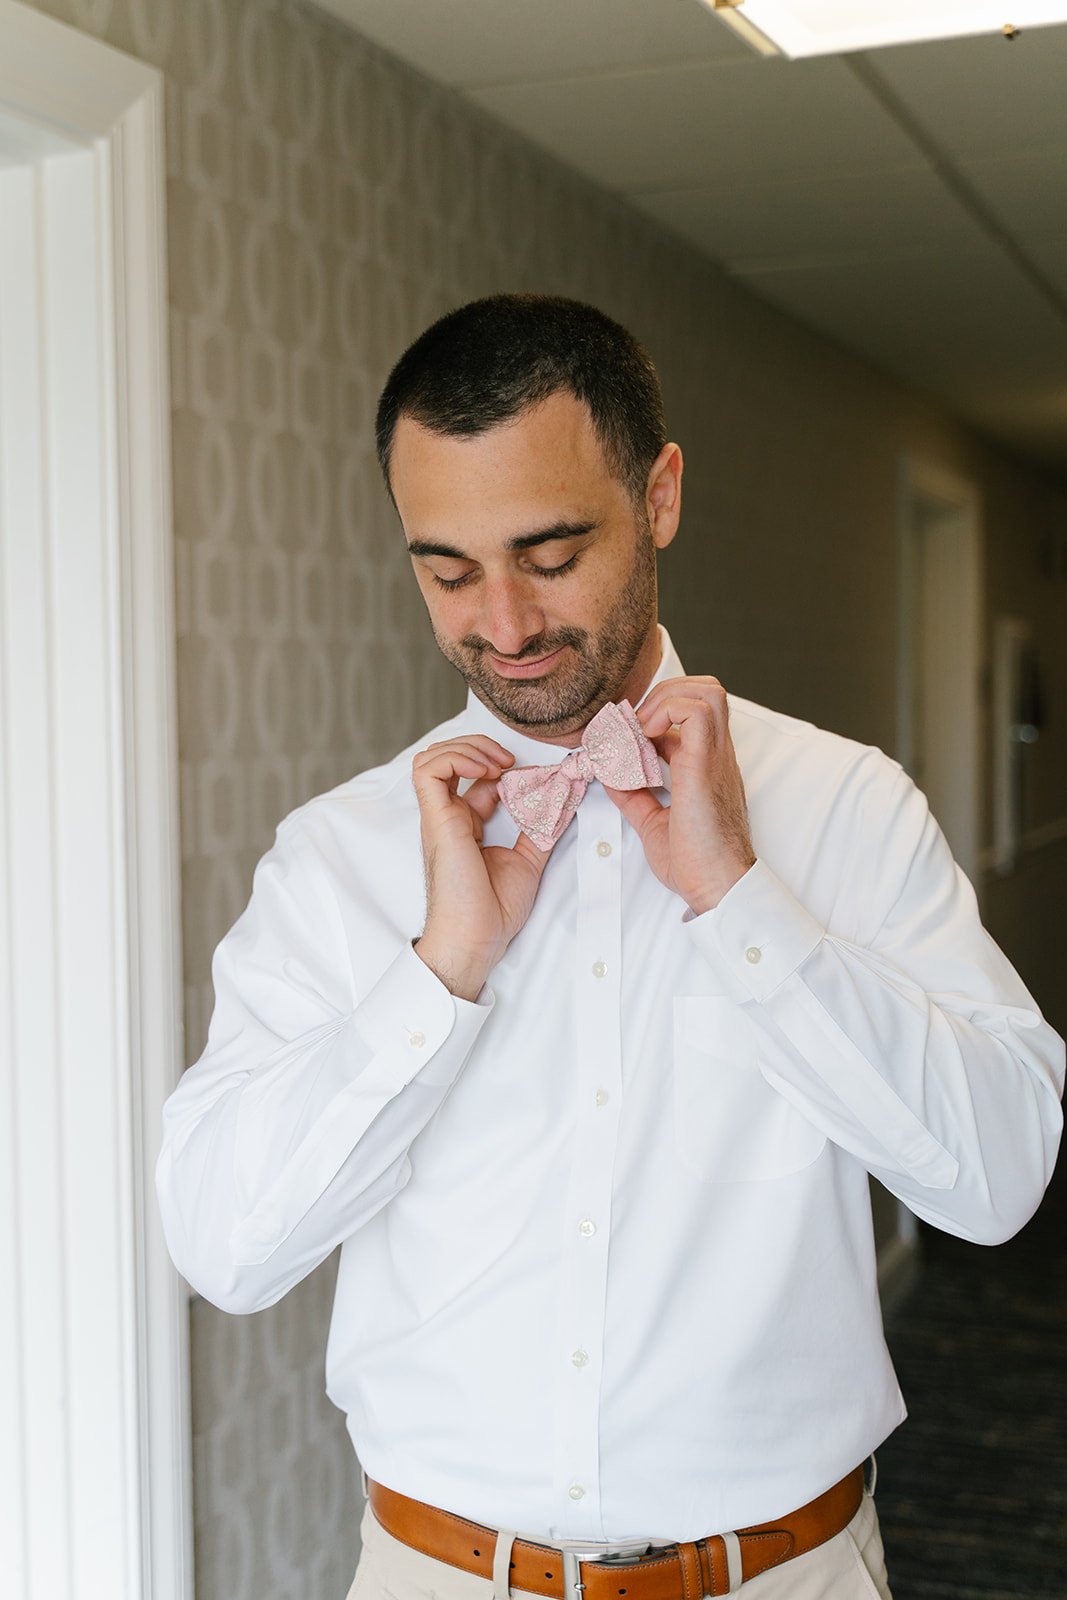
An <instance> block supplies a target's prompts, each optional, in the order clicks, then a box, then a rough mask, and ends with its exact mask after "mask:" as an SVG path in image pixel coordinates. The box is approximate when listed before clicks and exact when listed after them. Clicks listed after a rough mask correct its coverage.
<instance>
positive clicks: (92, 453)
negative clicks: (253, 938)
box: [0, 0, 192, 1600]
mask: <svg viewBox="0 0 1067 1600" xmlns="http://www.w3.org/2000/svg"><path fill="white" fill-rule="evenodd" d="M0 143H2V144H3V145H4V148H5V150H6V157H5V160H4V163H3V165H2V166H0V233H2V234H3V238H4V248H3V250H2V251H0V1069H2V1075H0V1096H2V1099H0V1272H2V1274H3V1280H4V1283H5V1284H6V1285H7V1286H8V1289H7V1292H5V1293H4V1294H2V1295H0V1413H2V1415H3V1417H4V1424H3V1427H2V1428H0V1548H2V1549H3V1551H4V1558H3V1563H4V1577H3V1586H4V1592H5V1593H10V1594H13V1595H14V1596H16V1597H17V1600H45V1597H46V1596H47V1597H48V1600H89V1597H93V1600H95V1597H96V1596H107V1600H142V1597H148V1596H152V1597H154V1600H183V1597H185V1600H187V1597H189V1596H191V1594H192V1559H191V1551H192V1539H191V1514H190V1508H191V1494H190V1477H191V1474H190V1467H189V1453H190V1445H189V1441H190V1428H189V1382H188V1356H187V1305H186V1301H185V1295H184V1292H183V1291H182V1289H181V1288H180V1286H179V1283H178V1279H177V1275H176V1274H175V1273H174V1271H173V1269H172V1268H171V1266H170V1263H169V1260H168V1258H167V1255H166V1250H165V1246H164V1243H163V1238H162V1232H161V1229H160V1225H159V1220H158V1214H157V1209H156V1205H155V1197H154V1192H153V1185H152V1172H153V1167H154V1161H155V1155H156V1152H157V1149H158V1144H159V1127H160V1111H161V1107H162V1102H163V1100H164V1098H165V1097H166V1095H167V1094H168V1093H169V1091H170V1089H171V1087H172V1086H173V1084H174V1082H175V1081H176V1079H177V1076H178V1074H179V1072H180V1070H181V1064H182V1038H181V956H180V915H179V876H178V861H179V852H178V802H177V729H176V715H175V687H174V685H175V659H174V658H175V648H174V631H175V627H174V604H173V593H172V582H173V579H172V572H173V557H172V542H171V500H170V412H169V401H168V393H169V389H168V373H167V360H166V353H167V326H168V322H167V296H166V270H165V249H164V240H165V229H164V217H165V195H166V190H165V169H164V160H163V82H162V78H161V76H160V74H159V73H158V72H157V71H156V70H155V69H154V68H151V67H148V66H145V65H144V64H143V63H141V62H138V61H135V60H133V59H132V58H130V57H128V56H124V55H122V54H120V53H119V52H118V51H115V50H112V49H110V48H109V47H107V46H105V45H103V44H101V43H100V42H99V41H97V40H95V39H92V38H90V37H88V36H86V35H84V34H82V33H79V32H78V31H76V30H75V29H72V28H68V27H64V26H63V25H61V24H59V23H57V22H55V21H53V20H52V19H51V18H48V17H46V16H43V15H41V14H40V13H39V12H37V11H32V10H29V9H27V8H26V7H24V6H21V5H18V4H15V3H13V0H0ZM12 1291H13V1292H12ZM12 1580H13V1584H12Z"/></svg>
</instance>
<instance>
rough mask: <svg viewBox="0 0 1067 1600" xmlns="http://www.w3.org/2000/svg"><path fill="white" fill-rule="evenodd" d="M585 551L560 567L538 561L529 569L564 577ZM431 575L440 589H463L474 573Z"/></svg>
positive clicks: (541, 576) (555, 576)
mask: <svg viewBox="0 0 1067 1600" xmlns="http://www.w3.org/2000/svg"><path fill="white" fill-rule="evenodd" d="M583 553H584V552H583V551H581V550H576V551H575V553H574V555H572V556H571V558H570V560H569V561H562V562H561V563H560V565H559V566H558V567H542V566H539V565H538V564H537V563H536V562H532V563H531V565H530V569H529V570H530V571H531V572H534V573H536V574H537V576H538V577H539V578H562V576H563V574H564V573H565V572H570V571H571V569H572V568H573V567H574V566H575V565H576V564H577V562H578V560H579V558H580V557H581V556H582V554H583ZM430 577H431V578H432V579H433V581H434V583H436V585H437V587H438V588H439V589H462V588H464V587H465V586H466V585H467V584H468V583H470V581H471V579H472V578H473V577H474V573H473V572H465V573H463V575H462V577H459V578H441V577H438V575H437V573H436V572H431V573H430Z"/></svg>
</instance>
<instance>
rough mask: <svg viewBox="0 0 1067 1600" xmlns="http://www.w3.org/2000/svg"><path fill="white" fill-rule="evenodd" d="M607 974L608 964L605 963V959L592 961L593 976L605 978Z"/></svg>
mask: <svg viewBox="0 0 1067 1600" xmlns="http://www.w3.org/2000/svg"><path fill="white" fill-rule="evenodd" d="M607 974H608V965H607V962H606V961H594V962H593V977H594V978H606V977H607Z"/></svg>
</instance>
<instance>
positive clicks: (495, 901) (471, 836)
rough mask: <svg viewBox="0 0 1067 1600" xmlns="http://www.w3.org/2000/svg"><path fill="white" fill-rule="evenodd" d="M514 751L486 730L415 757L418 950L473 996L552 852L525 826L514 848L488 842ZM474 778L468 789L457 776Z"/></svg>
mask: <svg viewBox="0 0 1067 1600" xmlns="http://www.w3.org/2000/svg"><path fill="white" fill-rule="evenodd" d="M514 761H515V757H514V756H513V755H511V754H510V753H509V752H508V751H507V750H505V749H504V747H503V745H501V744H497V742H496V740H495V739H490V738H488V737H487V736H486V735H484V734H478V733H472V734H468V735H467V736H466V737H464V738H461V739H449V740H447V741H446V742H445V743H443V744H433V745H431V746H430V747H429V749H428V750H423V751H421V752H420V753H419V755H417V756H416V757H415V760H414V763H413V765H412V771H411V776H412V782H413V783H414V785H415V794H416V796H417V797H418V802H419V814H420V819H421V823H422V853H423V860H424V862H425V865H426V926H425V928H424V930H423V934H422V937H421V938H420V939H419V940H418V941H417V942H416V945H415V950H416V952H417V954H418V955H419V956H420V957H421V958H422V960H423V961H425V963H426V965H427V966H428V967H429V968H430V970H431V971H432V972H434V973H436V975H437V976H438V977H439V978H440V979H441V982H442V983H443V984H444V985H445V987H446V988H447V989H450V990H451V992H452V993H453V994H454V995H458V996H459V997H460V998H461V999H463V1000H474V999H476V997H477V995H478V993H479V991H480V990H481V988H482V986H483V984H484V983H485V981H486V979H487V978H488V976H489V974H490V972H491V971H492V970H493V968H494V967H495V966H496V964H497V962H498V961H499V960H500V958H501V956H502V955H503V954H504V951H505V950H506V949H507V947H508V945H509V944H510V943H511V941H512V939H513V938H514V937H515V935H516V934H517V933H518V931H519V929H520V928H521V927H522V926H523V924H524V923H525V921H526V919H527V917H528V916H529V915H530V912H531V910H532V909H533V903H534V900H535V898H536V896H537V889H538V886H539V884H540V882H541V874H542V873H543V872H544V870H545V866H546V864H547V862H548V857H549V855H550V854H551V852H549V851H543V850H539V849H538V848H537V846H536V845H535V844H534V843H533V842H532V841H531V840H530V839H528V838H527V837H526V835H525V834H524V833H520V834H519V836H518V838H517V839H516V841H515V844H514V845H513V847H512V848H511V849H505V848H501V847H500V846H496V845H491V846H488V847H486V848H484V849H483V847H482V828H483V824H484V823H485V822H487V821H488V820H489V818H490V817H491V816H492V814H493V812H494V811H495V809H496V807H497V805H498V804H499V800H498V797H497V792H496V785H497V782H498V780H499V778H500V775H501V773H502V772H503V771H504V770H505V769H506V768H507V767H510V766H512V765H514ZM464 778H469V779H473V782H472V783H471V786H470V788H469V789H468V790H467V791H466V793H465V794H462V795H461V794H459V792H458V789H459V784H460V780H461V779H464Z"/></svg>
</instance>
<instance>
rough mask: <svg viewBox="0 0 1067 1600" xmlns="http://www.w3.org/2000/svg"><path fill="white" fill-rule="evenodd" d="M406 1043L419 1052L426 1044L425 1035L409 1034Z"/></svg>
mask: <svg viewBox="0 0 1067 1600" xmlns="http://www.w3.org/2000/svg"><path fill="white" fill-rule="evenodd" d="M408 1043H409V1044H410V1045H411V1046H412V1048H413V1049H415V1050H421V1049H422V1047H423V1045H424V1044H425V1043H426V1035H425V1034H424V1033H411V1034H409V1035H408Z"/></svg>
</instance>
